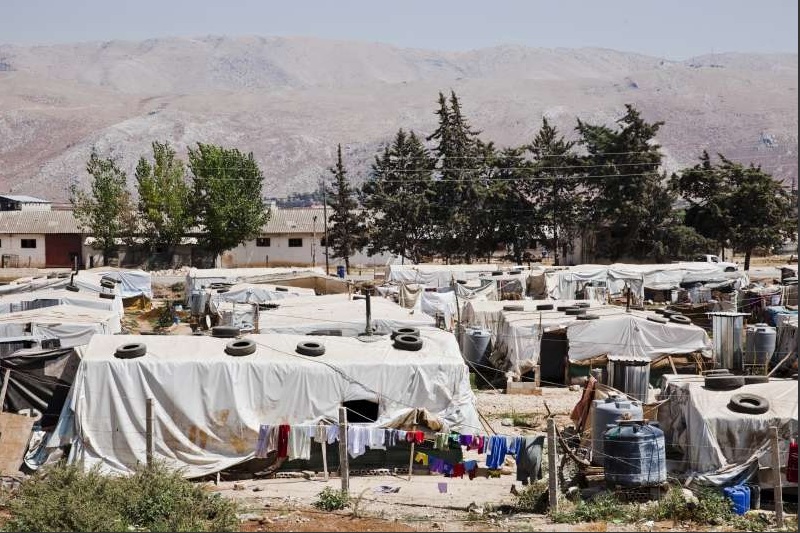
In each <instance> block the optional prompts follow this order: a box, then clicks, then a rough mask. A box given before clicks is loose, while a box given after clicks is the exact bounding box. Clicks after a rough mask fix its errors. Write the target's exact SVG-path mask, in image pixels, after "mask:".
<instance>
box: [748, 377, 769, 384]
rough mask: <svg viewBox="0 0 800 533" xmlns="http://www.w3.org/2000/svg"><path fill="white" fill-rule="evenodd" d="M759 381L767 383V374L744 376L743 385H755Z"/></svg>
mask: <svg viewBox="0 0 800 533" xmlns="http://www.w3.org/2000/svg"><path fill="white" fill-rule="evenodd" d="M759 383H769V376H745V377H744V384H745V385H757V384H759Z"/></svg>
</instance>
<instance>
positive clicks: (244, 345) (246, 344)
mask: <svg viewBox="0 0 800 533" xmlns="http://www.w3.org/2000/svg"><path fill="white" fill-rule="evenodd" d="M255 351H256V343H255V341H254V340H253V339H238V340H235V341H231V342H229V343H228V344H226V345H225V353H226V354H228V355H232V356H234V357H242V356H244V355H250V354H253V353H255Z"/></svg>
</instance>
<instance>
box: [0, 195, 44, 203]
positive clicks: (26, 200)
mask: <svg viewBox="0 0 800 533" xmlns="http://www.w3.org/2000/svg"><path fill="white" fill-rule="evenodd" d="M0 198H6V199H7V200H11V201H12V202H22V203H24V204H49V203H51V202H50V200H42V199H41V198H34V197H33V196H25V195H21V194H0Z"/></svg>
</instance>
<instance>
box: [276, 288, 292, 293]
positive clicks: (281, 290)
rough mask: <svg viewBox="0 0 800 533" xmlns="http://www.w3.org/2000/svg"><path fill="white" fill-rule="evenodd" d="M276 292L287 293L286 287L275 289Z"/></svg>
mask: <svg viewBox="0 0 800 533" xmlns="http://www.w3.org/2000/svg"><path fill="white" fill-rule="evenodd" d="M275 291H276V292H289V289H288V287H275Z"/></svg>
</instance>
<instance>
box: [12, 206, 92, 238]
mask: <svg viewBox="0 0 800 533" xmlns="http://www.w3.org/2000/svg"><path fill="white" fill-rule="evenodd" d="M0 233H39V234H42V233H81V229H80V227H78V221H77V220H75V217H74V216H73V215H72V211H0Z"/></svg>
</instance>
